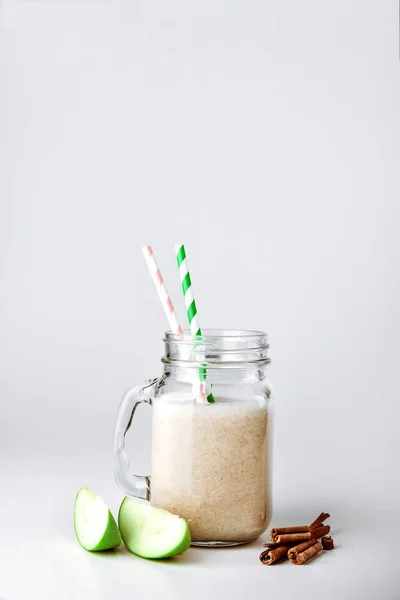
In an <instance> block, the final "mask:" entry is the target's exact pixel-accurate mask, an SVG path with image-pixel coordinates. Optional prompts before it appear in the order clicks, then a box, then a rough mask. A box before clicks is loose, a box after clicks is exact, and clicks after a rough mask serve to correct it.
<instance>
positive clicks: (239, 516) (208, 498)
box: [114, 330, 272, 546]
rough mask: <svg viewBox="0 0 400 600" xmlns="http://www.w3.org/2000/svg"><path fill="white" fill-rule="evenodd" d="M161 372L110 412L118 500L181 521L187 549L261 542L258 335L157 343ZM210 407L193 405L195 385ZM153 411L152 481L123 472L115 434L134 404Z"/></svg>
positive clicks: (264, 387) (268, 418)
mask: <svg viewBox="0 0 400 600" xmlns="http://www.w3.org/2000/svg"><path fill="white" fill-rule="evenodd" d="M164 342H165V356H164V357H163V359H162V362H163V363H164V373H163V375H162V377H161V378H160V379H156V380H152V381H150V382H148V383H147V384H141V385H138V386H135V387H133V388H131V389H130V390H128V392H127V393H126V394H125V396H124V398H123V399H122V402H121V405H120V407H119V411H118V415H117V421H116V427H115V434H114V451H115V454H116V466H115V477H116V480H117V483H118V484H119V486H120V487H121V488H122V490H123V491H124V492H125V493H127V494H128V495H131V496H134V497H139V498H143V499H146V500H150V501H151V503H152V504H153V505H155V506H158V507H160V508H164V509H166V510H168V511H170V512H172V513H175V514H177V515H179V516H181V517H183V518H184V519H186V520H187V521H188V524H189V528H190V533H191V538H192V544H193V545H196V546H232V545H237V544H242V543H246V542H250V541H251V540H253V539H255V538H257V537H258V536H259V535H260V534H261V533H263V532H264V531H265V530H266V528H267V527H268V525H269V522H270V519H271V513H272V502H271V498H272V490H271V483H272V482H271V465H270V462H271V451H272V407H271V397H272V388H271V385H270V383H269V382H268V380H267V378H266V367H267V365H268V364H269V362H270V359H269V358H268V356H267V351H268V348H269V346H268V342H267V335H266V334H265V333H262V332H257V331H240V330H204V332H203V335H202V336H198V337H195V338H194V337H193V336H191V335H190V333H188V332H186V331H185V332H184V335H183V336H179V335H178V334H172V333H171V332H167V333H166V334H165V339H164ZM204 378H205V386H206V390H207V392H206V394H209V393H210V392H211V393H212V396H213V397H214V399H215V402H214V403H210V402H207V401H204V397H203V401H202V400H201V397H200V396H199V389H201V385H200V380H201V379H204ZM141 402H146V403H149V404H151V405H152V407H153V417H152V476H151V486H150V477H143V476H138V475H134V474H133V473H131V472H130V467H129V459H128V457H127V455H126V453H125V435H126V433H127V432H128V430H129V428H130V426H131V423H132V419H133V416H134V413H135V410H136V407H137V406H138V404H139V403H141Z"/></svg>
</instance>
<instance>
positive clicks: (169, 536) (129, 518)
mask: <svg viewBox="0 0 400 600" xmlns="http://www.w3.org/2000/svg"><path fill="white" fill-rule="evenodd" d="M118 525H119V529H120V531H121V535H122V539H123V540H124V543H125V545H126V546H127V548H128V550H130V551H131V552H133V554H137V555H138V556H142V557H143V558H167V557H169V556H175V555H176V554H182V553H183V552H185V550H187V549H188V548H189V546H190V541H191V540H190V531H189V526H188V524H187V522H186V521H185V520H184V519H181V517H178V515H173V514H172V513H170V512H168V511H166V510H163V509H162V508H157V507H156V506H151V504H147V503H144V502H138V501H137V500H132V499H131V498H128V497H126V498H124V500H123V501H122V504H121V506H120V509H119V514H118Z"/></svg>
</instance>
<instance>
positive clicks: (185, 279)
mask: <svg viewBox="0 0 400 600" xmlns="http://www.w3.org/2000/svg"><path fill="white" fill-rule="evenodd" d="M175 253H176V260H177V263H178V267H179V274H180V277H181V282H182V291H183V295H184V298H185V305H186V312H187V317H188V321H189V327H190V333H191V334H192V335H193V336H200V335H202V333H201V329H200V324H199V317H198V314H197V307H196V302H195V299H194V296H193V286H192V280H191V277H190V272H189V268H188V264H187V260H186V252H185V246H184V245H183V244H179V245H177V246H175ZM206 376H207V371H206V369H205V367H204V366H202V367H200V369H199V379H200V392H204V390H205V383H206ZM207 402H210V403H213V402H215V398H214V396H213V395H212V394H211V392H210V393H209V394H208V395H207Z"/></svg>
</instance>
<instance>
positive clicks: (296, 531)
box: [270, 512, 330, 544]
mask: <svg viewBox="0 0 400 600" xmlns="http://www.w3.org/2000/svg"><path fill="white" fill-rule="evenodd" d="M328 517H330V515H329V514H328V513H324V512H322V513H321V514H320V515H319V516H318V517H317V518H316V519H315V521H313V522H312V523H311V525H295V526H293V527H274V528H273V529H271V534H270V537H271V542H272V543H275V544H287V543H291V542H301V541H305V540H310V539H311V538H312V537H314V538H320V537H322V536H323V535H326V534H327V533H329V529H328V530H327V531H323V530H322V531H323V532H322V533H321V534H320V535H316V533H315V532H316V531H317V530H318V533H319V531H321V530H320V529H319V528H321V527H323V525H322V524H323V522H324V521H325V520H326V519H327V518H328ZM324 527H328V525H325V526H324Z"/></svg>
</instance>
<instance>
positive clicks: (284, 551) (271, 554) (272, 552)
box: [260, 546, 290, 565]
mask: <svg viewBox="0 0 400 600" xmlns="http://www.w3.org/2000/svg"><path fill="white" fill-rule="evenodd" d="M288 550H290V546H278V547H277V548H269V549H268V550H264V551H263V552H261V554H260V560H261V562H262V563H263V565H272V564H273V563H275V562H278V561H283V560H286V559H287V558H288Z"/></svg>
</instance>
